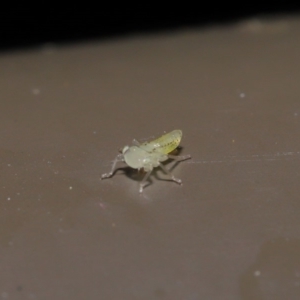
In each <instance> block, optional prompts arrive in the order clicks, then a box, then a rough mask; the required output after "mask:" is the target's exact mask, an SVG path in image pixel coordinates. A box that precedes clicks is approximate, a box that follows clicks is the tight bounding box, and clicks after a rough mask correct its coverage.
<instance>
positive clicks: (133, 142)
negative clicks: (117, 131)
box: [132, 139, 141, 146]
mask: <svg viewBox="0 0 300 300" xmlns="http://www.w3.org/2000/svg"><path fill="white" fill-rule="evenodd" d="M132 145H134V146H140V145H141V144H140V143H139V141H137V140H136V139H133V140H132Z"/></svg>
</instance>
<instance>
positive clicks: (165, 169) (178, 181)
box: [159, 156, 182, 184]
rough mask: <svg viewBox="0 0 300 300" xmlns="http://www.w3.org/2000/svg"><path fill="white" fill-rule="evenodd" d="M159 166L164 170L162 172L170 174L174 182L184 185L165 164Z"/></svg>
mask: <svg viewBox="0 0 300 300" xmlns="http://www.w3.org/2000/svg"><path fill="white" fill-rule="evenodd" d="M176 157H178V156H176ZM159 166H160V167H161V168H162V170H163V171H164V172H165V173H166V174H168V175H169V176H170V177H171V178H172V180H173V181H175V182H177V183H178V184H182V181H181V179H179V178H176V177H175V176H174V175H173V174H172V173H171V172H170V171H169V170H168V169H167V168H166V167H165V166H164V165H163V164H161V163H159Z"/></svg>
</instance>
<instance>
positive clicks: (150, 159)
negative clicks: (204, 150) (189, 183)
mask: <svg viewBox="0 0 300 300" xmlns="http://www.w3.org/2000/svg"><path fill="white" fill-rule="evenodd" d="M181 138H182V131H181V130H178V129H177V130H173V131H171V132H169V133H166V134H164V135H162V136H161V137H159V138H158V139H156V140H153V141H150V142H145V143H142V144H140V143H139V142H138V141H137V140H135V139H134V140H133V141H132V144H133V145H132V146H125V147H124V148H123V149H122V150H120V152H121V153H120V154H118V155H117V157H116V158H115V159H114V161H113V164H112V168H111V171H110V172H109V173H105V174H102V175H101V179H105V178H109V177H112V176H113V174H114V171H115V168H116V164H117V163H118V162H125V163H126V164H127V165H128V166H129V167H131V168H133V169H138V170H141V169H143V170H144V171H145V172H146V175H145V176H144V178H143V179H142V181H141V182H140V188H139V192H140V193H142V192H143V189H144V187H145V185H146V182H147V180H148V178H149V176H150V174H151V172H152V170H153V168H156V167H160V168H161V169H162V170H163V171H164V172H165V173H166V174H168V175H169V176H170V177H171V179H172V181H175V182H176V183H178V184H182V181H181V179H179V178H176V177H175V176H174V175H173V174H172V173H171V172H170V171H169V170H168V169H167V168H166V167H165V166H164V165H163V164H162V163H161V162H163V161H166V160H168V159H173V160H176V161H182V160H186V159H189V158H191V156H190V155H184V156H176V155H171V154H169V153H171V152H172V151H173V150H175V149H176V148H177V147H178V146H179V143H180V140H181Z"/></svg>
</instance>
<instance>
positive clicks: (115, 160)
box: [101, 154, 124, 179]
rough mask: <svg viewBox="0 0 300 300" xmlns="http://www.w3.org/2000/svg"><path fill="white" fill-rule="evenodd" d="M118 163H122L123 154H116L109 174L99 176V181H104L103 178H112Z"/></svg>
mask: <svg viewBox="0 0 300 300" xmlns="http://www.w3.org/2000/svg"><path fill="white" fill-rule="evenodd" d="M120 161H124V157H123V154H118V155H117V157H116V158H115V159H114V161H113V164H112V167H111V170H110V172H109V173H104V174H102V175H101V179H104V178H109V177H112V176H113V173H114V171H115V168H116V164H117V163H118V162H120Z"/></svg>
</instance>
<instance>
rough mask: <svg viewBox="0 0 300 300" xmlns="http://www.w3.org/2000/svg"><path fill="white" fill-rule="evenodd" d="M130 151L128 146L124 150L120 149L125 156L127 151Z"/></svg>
mask: <svg viewBox="0 0 300 300" xmlns="http://www.w3.org/2000/svg"><path fill="white" fill-rule="evenodd" d="M128 149H129V147H128V146H125V147H124V148H123V149H120V150H121V151H120V152H121V153H123V154H125V152H126V151H127V150H128Z"/></svg>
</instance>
